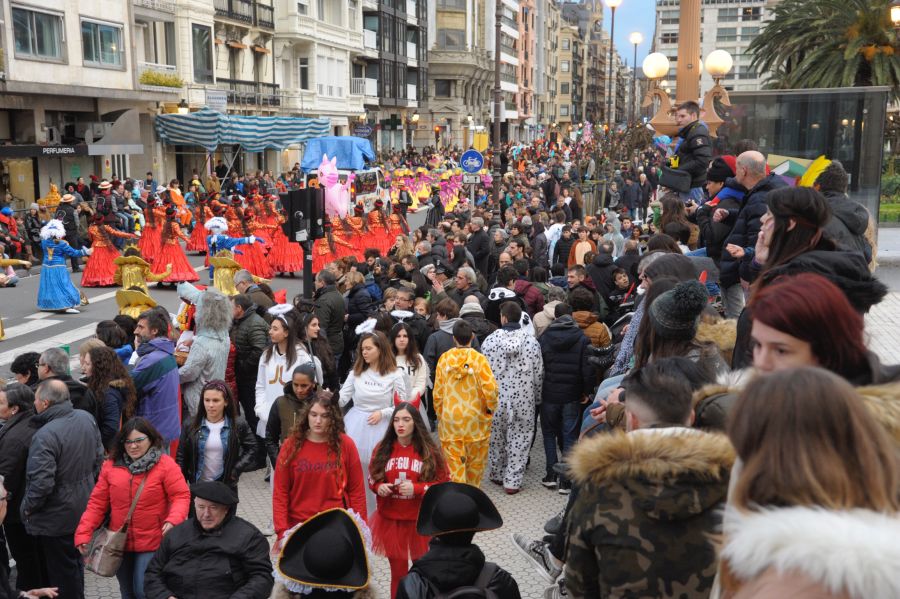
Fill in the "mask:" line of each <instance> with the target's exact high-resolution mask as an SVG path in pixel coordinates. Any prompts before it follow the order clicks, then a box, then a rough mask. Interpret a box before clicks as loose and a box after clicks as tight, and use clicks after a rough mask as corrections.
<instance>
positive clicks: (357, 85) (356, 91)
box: [350, 77, 366, 96]
mask: <svg viewBox="0 0 900 599" xmlns="http://www.w3.org/2000/svg"><path fill="white" fill-rule="evenodd" d="M350 95H351V96H364V95H366V79H365V77H351V78H350Z"/></svg>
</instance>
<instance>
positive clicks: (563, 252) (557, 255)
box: [552, 235, 576, 266]
mask: <svg viewBox="0 0 900 599" xmlns="http://www.w3.org/2000/svg"><path fill="white" fill-rule="evenodd" d="M575 241H576V240H575V237H574V236H573V237H569V238H568V239H566V238H565V237H564V236H563V235H560V236H559V239H558V240H557V242H556V246H555V247H554V248H553V261H552V263H553V264H562V265H563V266H568V265H569V252H570V251H571V250H572V246H573V245H574V244H575Z"/></svg>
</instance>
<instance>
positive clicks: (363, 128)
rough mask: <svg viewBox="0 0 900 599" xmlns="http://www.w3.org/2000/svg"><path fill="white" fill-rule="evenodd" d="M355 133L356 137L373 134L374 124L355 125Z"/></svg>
mask: <svg viewBox="0 0 900 599" xmlns="http://www.w3.org/2000/svg"><path fill="white" fill-rule="evenodd" d="M353 135H355V136H356V137H369V136H370V135H372V125H367V124H365V123H362V124H360V125H356V126H354V127H353Z"/></svg>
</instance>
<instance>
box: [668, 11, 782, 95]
mask: <svg viewBox="0 0 900 599" xmlns="http://www.w3.org/2000/svg"><path fill="white" fill-rule="evenodd" d="M679 4H680V2H679V0H656V30H655V34H654V37H653V51H655V52H662V53H663V54H665V55H666V56H668V58H669V61H670V62H671V68H670V70H669V76H668V77H667V80H666V82H667V83H668V84H669V86H671V87H674V85H675V66H676V62H677V60H678V58H679V57H678V16H679ZM773 4H774V2H773V1H772V0H703V4H702V7H701V13H700V14H701V29H700V49H701V52H700V54H701V58H706V56H708V55H709V53H710V52H712V51H713V50H727V51H728V52H729V53H730V54H731V56H732V57H733V58H734V68H733V69H732V71H731V72H730V73H729V74H728V75H727V76H726V77H725V78H724V79H723V80H722V85H723V86H724V87H725V88H726V89H728V90H731V91H754V90H758V89H761V88H762V85H763V82H764V80H765V74H764V73H763V74H760V73H757V72H756V71H754V70H753V69H752V68H750V62H751V56H750V54H748V53H747V47H748V46H749V45H750V42H751V41H752V40H753V39H754V38H755V37H756V36H757V35H759V32H760V30H761V28H762V27H764V22H763V21H764V19H765V18H766V13H767V11H769V10H771V9H772V6H773ZM712 85H713V81H712V77H710V76H709V74H708V73H706V72H705V71H704V72H703V73H702V75H701V78H700V89H702V90H707V89H709V88H710V87H712Z"/></svg>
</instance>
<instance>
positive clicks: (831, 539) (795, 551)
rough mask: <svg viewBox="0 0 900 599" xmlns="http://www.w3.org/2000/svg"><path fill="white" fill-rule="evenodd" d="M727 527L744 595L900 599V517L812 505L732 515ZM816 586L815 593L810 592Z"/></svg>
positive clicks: (733, 569) (730, 560)
mask: <svg viewBox="0 0 900 599" xmlns="http://www.w3.org/2000/svg"><path fill="white" fill-rule="evenodd" d="M724 527H725V530H724V533H725V546H724V548H723V551H722V558H723V560H725V561H726V562H727V568H728V570H727V571H728V572H730V573H731V574H732V575H733V576H734V577H735V578H736V579H737V581H738V585H739V586H740V587H741V588H742V589H743V592H740V590H739V592H738V596H740V597H743V596H745V595H746V596H747V597H751V596H752V597H770V596H773V595H770V594H769V593H771V592H772V591H776V590H778V591H781V593H779V594H778V596H791V597H804V598H805V597H823V596H826V595H825V593H830V595H831V596H832V597H842V598H843V597H850V598H852V599H869V598H875V597H879V598H881V597H885V598H887V597H900V565H898V564H900V543H898V542H897V539H898V538H900V518H898V517H897V515H885V514H879V513H876V512H872V511H869V510H847V511H829V510H824V509H819V508H809V507H789V508H777V509H765V510H762V511H757V512H741V511H739V510H737V509H730V510H729V511H728V512H727V514H726V516H725V520H724ZM811 585H815V586H816V587H818V589H813V590H810V588H809V587H810V586H811ZM751 587H753V588H752V589H751ZM791 589H794V590H795V592H791ZM766 590H768V591H769V592H768V593H767V592H765V591H766Z"/></svg>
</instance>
